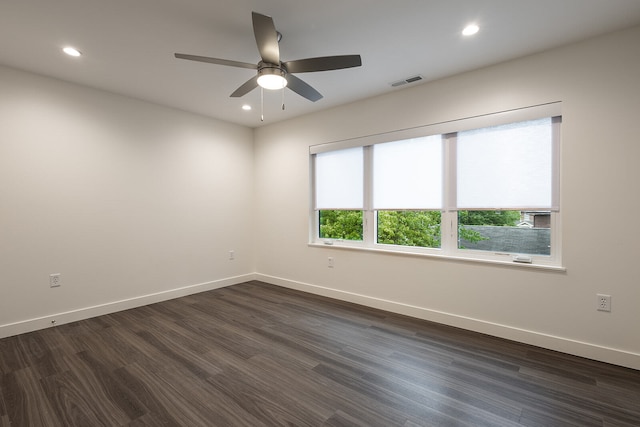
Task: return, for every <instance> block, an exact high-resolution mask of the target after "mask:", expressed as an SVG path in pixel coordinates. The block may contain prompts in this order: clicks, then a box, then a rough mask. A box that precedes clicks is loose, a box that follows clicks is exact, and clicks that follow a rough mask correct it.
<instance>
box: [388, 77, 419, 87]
mask: <svg viewBox="0 0 640 427" xmlns="http://www.w3.org/2000/svg"><path fill="white" fill-rule="evenodd" d="M420 80H422V76H421V75H417V76H412V77H407V78H406V79H404V80H398V81H397V82H393V83H391V86H392V87H398V86H402V85H406V84H408V83H413V82H419V81H420Z"/></svg>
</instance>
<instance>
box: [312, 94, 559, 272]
mask: <svg viewBox="0 0 640 427" xmlns="http://www.w3.org/2000/svg"><path fill="white" fill-rule="evenodd" d="M545 117H552V118H553V121H552V135H553V136H552V137H553V145H552V150H553V152H552V174H553V178H552V180H553V183H554V188H553V192H554V194H553V199H554V205H555V206H554V209H551V218H550V223H551V231H550V234H551V242H550V245H551V249H550V254H549V255H531V254H526V255H524V257H525V259H524V261H529V260H530V262H525V263H522V261H523V260H522V259H521V260H520V262H517V260H516V256H517V255H519V254H517V253H500V252H489V251H481V250H473V249H460V248H458V226H459V225H458V209H457V208H456V206H455V204H456V203H455V200H452V198H453V197H454V196H455V191H452V188H451V186H452V185H455V182H456V168H455V166H456V159H454V158H453V156H455V149H454V148H453V147H454V146H455V142H454V143H451V141H452V138H453V140H455V137H456V134H457V133H458V132H461V131H465V130H471V129H477V128H484V127H492V126H497V125H502V124H508V123H516V122H522V121H528V120H535V119H540V118H545ZM561 122H562V103H561V102H551V103H547V104H540V105H536V106H531V107H525V108H519V109H515V110H508V111H502V112H498V113H491V114H484V115H478V116H473V117H468V118H464V119H456V120H451V121H447V122H440V123H436V124H432V125H425V126H419V127H416V128H411V129H404V130H399V131H393V132H386V133H383V134H376V135H369V136H365V137H361V138H353V139H349V140H343V141H336V142H331V143H326V144H320V145H315V146H310V147H309V154H310V155H309V166H310V168H309V170H310V175H311V178H310V180H309V182H310V194H311V198H310V202H311V203H310V205H311V206H310V221H309V224H310V227H309V231H310V232H309V245H311V246H322V247H326V246H331V247H336V248H346V249H361V250H369V251H376V252H388V253H398V254H408V255H417V256H435V257H444V258H452V259H458V260H463V261H480V262H488V263H498V264H510V265H519V266H523V267H540V268H550V269H562V270H564V268H563V267H562V257H561V254H562V248H561V240H562V239H561V215H560V209H559V206H560V194H559V189H560V187H561V182H560V145H561V138H560V127H561ZM437 134H439V135H441V136H442V144H443V150H442V153H443V156H442V161H443V174H444V177H443V189H442V191H443V209H442V211H441V225H440V230H441V245H440V248H425V247H416V246H401V245H392V244H384V243H377V242H376V240H377V234H376V226H377V225H376V221H377V215H376V212H377V211H376V210H373V208H372V205H373V203H372V194H373V188H372V183H373V171H372V165H373V146H374V145H375V144H379V143H385V142H394V141H401V140H405V139H411V138H420V137H425V136H430V135H437ZM357 146H360V147H363V162H364V168H363V173H364V180H363V182H364V183H363V200H364V208H363V210H362V211H363V240H362V241H349V240H339V239H327V238H320V237H319V218H318V217H319V215H318V212H319V211H318V210H316V209H315V206H314V205H315V182H314V176H315V163H314V157H315V156H314V155H315V154H318V153H322V152H327V151H337V150H340V149H344V148H352V147H357ZM465 210H466V209H465ZM505 210H506V209H505Z"/></svg>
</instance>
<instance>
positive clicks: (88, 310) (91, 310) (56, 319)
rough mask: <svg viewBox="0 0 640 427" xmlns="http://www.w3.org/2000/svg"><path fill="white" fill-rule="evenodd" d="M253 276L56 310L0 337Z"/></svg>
mask: <svg viewBox="0 0 640 427" xmlns="http://www.w3.org/2000/svg"><path fill="white" fill-rule="evenodd" d="M250 280H255V274H244V275H241V276H235V277H229V278H226V279H220V280H214V281H211V282H206V283H198V284H196V285H190V286H185V287H182V288H177V289H171V290H168V291H163V292H157V293H154V294H149V295H142V296H139V297H134V298H129V299H126V300H120V301H113V302H109V303H105V304H100V305H96V306H93V307H85V308H81V309H78V310H72V311H67V312H64V313H56V314H52V315H49V316H43V317H39V318H36V319H28V320H24V321H20V322H15V323H9V324H6V325H0V338H5V337H10V336H13V335H18V334H24V333H27V332H32V331H37V330H39V329H44V328H48V327H51V326H57V325H62V324H65V323H70V322H76V321H78V320H84V319H89V318H91V317H96V316H102V315H105V314H110V313H115V312H118V311H123V310H128V309H130V308H136V307H141V306H143V305H149V304H154V303H157V302H161V301H166V300H170V299H174V298H179V297H183V296H186V295H192V294H196V293H199V292H205V291H210V290H213V289H219V288H224V287H226V286H231V285H236V284H238V283H243V282H247V281H250Z"/></svg>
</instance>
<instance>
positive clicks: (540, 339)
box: [255, 273, 640, 370]
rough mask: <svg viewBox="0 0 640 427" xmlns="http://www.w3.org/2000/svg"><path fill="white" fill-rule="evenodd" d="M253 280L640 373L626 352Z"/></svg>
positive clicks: (639, 363) (637, 360)
mask: <svg viewBox="0 0 640 427" xmlns="http://www.w3.org/2000/svg"><path fill="white" fill-rule="evenodd" d="M255 280H260V281H263V282H266V283H269V284H272V285H277V286H282V287H285V288H290V289H296V290H299V291H303V292H309V293H312V294H316V295H322V296H326V297H329V298H334V299H338V300H342V301H348V302H352V303H356V304H360V305H364V306H367V307H373V308H377V309H381V310H385V311H390V312H392V313H397V314H403V315H406V316H411V317H415V318H418V319H423V320H428V321H432V322H436V323H440V324H444V325H449V326H455V327H457V328H462V329H466V330H470V331H475V332H480V333H483V334H487V335H492V336H495V337H500V338H505V339H508V340H512V341H517V342H521V343H525V344H530V345H534V346H537V347H542V348H546V349H549V350H555V351H559V352H562V353H567V354H572V355H575V356H580V357H585V358H587V359H593V360H598V361H601V362H605V363H611V364H614V365H619V366H625V367H628V368H632V369H637V370H640V354H637V353H631V352H628V351H624V350H620V349H616V348H609V347H603V346H599V345H596V344H590V343H586V342H581V341H576V340H572V339H568V338H563V337H558V336H553V335H549V334H543V333H540V332H536V331H530V330H525V329H519V328H514V327H512V326H508V325H501V324H497V323H491V322H486V321H483V320H478V319H473V318H469V317H464V316H459V315H456V314H451V313H445V312H441V311H436V310H430V309H427V308H423V307H417V306H413V305H409V304H403V303H399V302H395V301H389V300H384V299H380V298H374V297H370V296H367V295H361V294H356V293H351V292H345V291H341V290H339V289H332V288H327V287H323V286H317V285H312V284H309V283H303V282H297V281H293V280H288V279H283V278H280V277H273V276H268V275H265V274H258V273H256V274H255Z"/></svg>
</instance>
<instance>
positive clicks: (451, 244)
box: [440, 133, 458, 254]
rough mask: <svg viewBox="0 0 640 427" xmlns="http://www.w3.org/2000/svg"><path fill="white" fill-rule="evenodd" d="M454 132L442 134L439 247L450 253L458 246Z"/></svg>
mask: <svg viewBox="0 0 640 427" xmlns="http://www.w3.org/2000/svg"><path fill="white" fill-rule="evenodd" d="M456 135H457V134H456V133H448V134H445V135H442V143H443V144H444V150H443V156H442V161H443V163H444V165H443V168H442V169H443V171H444V172H443V173H444V189H443V192H442V193H443V198H444V200H443V201H442V205H443V211H442V224H441V226H440V227H441V229H440V231H441V235H442V237H441V238H442V242H441V249H442V251H443V252H444V253H445V254H452V253H454V252H455V250H456V249H457V248H458V215H457V210H456V208H455V205H456V170H457V168H456Z"/></svg>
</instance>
